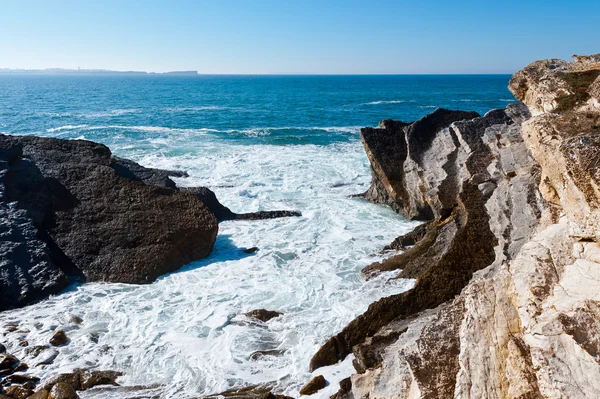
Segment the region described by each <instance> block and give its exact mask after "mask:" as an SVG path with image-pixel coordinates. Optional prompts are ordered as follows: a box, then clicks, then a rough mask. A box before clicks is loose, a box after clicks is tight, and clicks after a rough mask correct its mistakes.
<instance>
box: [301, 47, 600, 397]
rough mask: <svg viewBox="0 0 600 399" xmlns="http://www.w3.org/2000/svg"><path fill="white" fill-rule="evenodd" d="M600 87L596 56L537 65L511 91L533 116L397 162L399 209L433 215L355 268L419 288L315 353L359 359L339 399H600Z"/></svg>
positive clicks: (523, 112) (468, 129) (474, 128)
mask: <svg viewBox="0 0 600 399" xmlns="http://www.w3.org/2000/svg"><path fill="white" fill-rule="evenodd" d="M599 76H600V55H595V56H583V57H579V56H576V57H575V62H574V63H568V62H566V61H561V60H545V61H538V62H535V63H533V64H531V65H529V66H528V67H526V68H524V69H523V70H522V71H520V72H518V73H516V74H515V75H514V76H513V78H512V79H511V81H510V87H509V88H510V89H511V91H512V92H513V93H514V94H515V96H516V97H517V98H518V99H520V100H522V101H523V102H524V103H525V105H526V106H527V107H524V106H523V105H520V104H515V105H510V106H509V107H507V109H506V110H496V111H491V112H490V113H488V114H486V115H485V116H484V117H481V118H475V119H471V120H465V121H457V122H454V123H451V124H450V125H449V126H448V127H447V128H444V129H441V130H438V131H437V133H433V130H432V131H430V134H429V135H428V136H427V137H428V138H427V140H426V142H427V145H426V146H424V147H418V148H419V150H418V151H420V152H419V154H418V155H416V152H412V153H411V150H410V148H411V147H410V145H407V146H406V147H407V148H408V150H401V151H398V158H399V159H403V162H402V165H403V170H402V171H398V170H396V171H395V173H396V174H395V179H396V182H401V185H400V186H401V187H402V189H403V190H404V195H406V196H405V197H403V198H402V203H401V204H397V207H398V209H399V210H400V211H401V212H403V213H404V214H405V215H407V216H409V217H415V216H417V215H419V214H420V213H419V212H418V210H419V209H423V208H422V207H421V208H419V207H418V206H414V205H410V204H411V203H414V204H417V205H421V204H427V205H428V206H429V207H430V208H431V210H432V214H433V216H434V218H433V220H432V221H430V222H428V223H426V224H424V225H423V226H422V227H421V228H420V229H419V230H418V231H415V232H414V233H412V234H409V235H407V236H403V237H399V238H398V239H397V240H396V241H395V242H394V243H392V244H391V245H390V247H391V248H393V249H403V250H405V252H403V253H401V254H399V255H396V256H393V257H391V258H389V259H386V260H385V261H383V262H381V263H376V264H373V265H370V266H368V267H367V268H365V270H364V271H363V274H364V275H365V277H367V278H368V277H369V276H372V275H374V274H377V273H379V272H380V271H382V270H396V269H399V270H401V274H400V275H401V276H405V277H416V278H417V282H416V284H415V287H414V288H413V289H412V290H411V291H409V292H407V293H405V294H401V295H396V296H392V297H388V298H384V299H382V300H380V301H378V302H376V303H374V304H372V305H371V306H370V307H369V309H368V310H367V312H365V313H364V314H363V315H361V316H359V317H358V318H357V319H356V320H354V321H353V322H352V323H350V325H349V326H348V327H346V328H345V329H344V330H342V332H341V333H339V334H337V335H336V336H335V337H333V338H332V339H330V340H329V341H328V342H327V343H326V344H325V345H324V346H323V347H322V348H321V350H319V352H318V353H317V354H316V355H315V357H314V358H313V361H312V363H311V368H316V367H319V366H322V365H325V364H331V363H332V362H335V361H337V360H339V359H342V358H343V357H344V356H346V355H347V354H348V353H350V352H352V353H354V355H355V361H354V365H355V368H356V370H357V372H358V374H355V375H353V376H352V377H351V386H345V387H344V388H343V389H342V390H341V391H340V393H339V395H338V397H343V398H365V397H377V398H414V397H431V398H433V397H460V398H504V397H510V398H542V397H544V398H563V397H569V398H588V397H599V396H600V383H598V379H597V376H598V375H600V361H599V360H598V350H599V349H598V348H599V345H598V343H599V342H600V338H599V337H600V323H598V322H597V320H598V315H599V314H600V313H599V311H598V309H600V306H599V304H600V286H599V283H598V281H600V274H599V273H600V264H599V262H600V245H599V244H598V231H600V229H599V227H600V225H599V224H598V221H599V211H598V209H599V207H598V204H599V203H600V201H599V200H600V194H599V193H600V189H599V187H598V169H597V165H596V164H597V163H598V162H596V161H597V159H600V147H598V146H597V143H598V142H600V140H599V139H598V137H599V136H600V90H598V88H599V87H600V78H599ZM403 126H404V127H402V129H401V130H402V131H404V132H406V130H407V127H406V125H405V124H403ZM443 132H445V134H444V133H443ZM405 136H406V134H405ZM408 140H410V139H408ZM407 142H408V141H407ZM368 151H369V150H367V152H368ZM371 151H372V149H371ZM415 151H417V150H415ZM388 152H389V149H388ZM387 156H388V157H393V154H390V153H388V154H387ZM369 157H370V158H371V156H369ZM407 163H408V164H410V165H411V166H410V167H406V165H407ZM374 169H375V168H374ZM411 174H412V175H411ZM375 179H376V177H375V171H374V186H375V185H376V181H375ZM415 210H417V212H415ZM410 245H413V246H412V247H408V246H410ZM347 385H348V384H347Z"/></svg>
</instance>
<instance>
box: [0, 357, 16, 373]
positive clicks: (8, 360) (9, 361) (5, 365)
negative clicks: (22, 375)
mask: <svg viewBox="0 0 600 399" xmlns="http://www.w3.org/2000/svg"><path fill="white" fill-rule="evenodd" d="M18 363H19V359H17V358H16V357H15V356H13V355H10V354H8V353H5V354H2V355H0V370H4V369H13V368H14V367H15V366H16V365H17V364H18Z"/></svg>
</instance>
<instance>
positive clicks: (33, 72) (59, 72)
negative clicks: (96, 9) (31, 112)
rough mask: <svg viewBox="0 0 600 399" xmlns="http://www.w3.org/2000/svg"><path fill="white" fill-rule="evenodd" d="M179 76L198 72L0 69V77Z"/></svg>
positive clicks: (192, 74)
mask: <svg viewBox="0 0 600 399" xmlns="http://www.w3.org/2000/svg"><path fill="white" fill-rule="evenodd" d="M13 74H14V75H17V74H18V75H21V74H27V75H181V76H195V75H198V71H171V72H145V71H112V70H110V69H80V68H78V69H65V68H46V69H11V68H0V75H13Z"/></svg>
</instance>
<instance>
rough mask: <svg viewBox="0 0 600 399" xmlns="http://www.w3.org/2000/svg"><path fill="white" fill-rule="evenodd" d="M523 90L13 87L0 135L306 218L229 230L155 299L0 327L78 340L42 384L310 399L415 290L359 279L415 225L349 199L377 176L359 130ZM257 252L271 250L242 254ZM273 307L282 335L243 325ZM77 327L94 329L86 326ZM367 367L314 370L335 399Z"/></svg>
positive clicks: (106, 300)
mask: <svg viewBox="0 0 600 399" xmlns="http://www.w3.org/2000/svg"><path fill="white" fill-rule="evenodd" d="M509 78H510V76H509V75H435V76H430V75H411V76H404V75H402V76H392V75H390V76H387V75H385V76H197V77H196V76H152V75H150V76H79V75H76V76H35V75H22V76H7V75H0V133H5V134H21V135H39V136H47V137H58V138H64V139H87V140H93V141H97V142H101V143H104V144H106V145H107V146H109V147H110V149H111V150H112V151H113V153H114V154H115V155H118V156H121V157H126V158H130V159H133V160H135V161H137V162H139V163H141V164H142V165H144V166H149V167H157V168H164V169H180V170H185V171H187V172H188V173H189V175H190V176H189V177H187V178H177V179H175V180H176V182H177V184H178V185H180V186H207V187H209V188H210V189H212V190H213V191H215V193H216V194H217V196H218V198H219V200H220V201H221V202H222V203H223V204H224V205H226V206H228V207H230V208H231V209H232V210H233V211H235V212H253V211H258V210H278V209H290V210H299V211H301V212H302V217H300V218H282V219H274V220H266V221H230V222H223V223H221V224H220V226H219V235H218V238H217V241H216V244H215V249H214V251H213V253H212V254H211V255H210V256H209V257H208V258H206V259H203V260H200V261H197V262H193V263H191V264H189V265H187V266H185V267H183V268H182V269H181V270H179V271H177V272H175V273H171V274H169V275H165V276H163V277H161V278H159V279H158V280H157V281H156V282H155V283H154V284H151V285H127V284H100V283H91V284H84V285H72V286H70V287H69V288H68V289H67V290H66V291H65V292H63V293H61V294H59V295H56V296H54V297H52V298H51V299H49V300H46V301H43V302H40V303H38V304H35V305H32V306H29V307H26V308H23V309H18V310H13V311H8V312H3V313H0V325H3V324H5V323H8V322H13V321H17V322H18V323H19V324H20V326H21V329H27V330H29V331H30V332H29V333H26V337H25V338H26V339H27V340H28V341H29V342H30V345H35V344H43V343H46V342H47V340H48V338H49V336H50V335H51V332H52V331H53V330H54V329H55V328H57V327H61V326H62V327H65V329H66V330H67V334H68V336H69V337H70V339H71V342H70V344H69V345H67V346H64V347H61V348H59V354H58V356H57V357H56V359H55V360H54V364H53V366H51V367H45V366H33V365H32V367H31V368H30V370H29V373H31V374H35V375H38V376H42V377H43V376H46V375H54V374H56V373H57V372H61V371H68V370H70V369H73V368H76V367H85V368H90V367H92V368H100V369H111V370H118V371H123V372H124V373H125V375H124V376H123V377H122V379H121V380H120V382H121V384H122V385H137V386H146V387H149V386H151V388H148V389H147V392H149V393H151V392H154V393H156V394H157V395H159V396H162V397H178V398H186V397H198V396H201V395H203V394H209V393H217V392H220V391H223V390H226V389H230V388H234V387H242V386H246V385H252V384H262V383H273V384H275V391H276V392H277V393H284V394H287V395H293V396H297V395H298V390H299V389H300V388H301V387H302V385H303V384H304V383H306V382H307V381H308V380H309V379H310V378H311V374H310V373H309V372H308V364H309V361H310V358H311V357H312V355H313V354H314V353H315V352H316V350H317V349H318V348H319V347H320V345H321V344H322V343H323V342H324V341H325V340H326V339H327V338H329V337H330V336H331V335H333V334H335V333H336V332H338V331H339V330H341V329H342V328H343V327H344V326H345V325H346V324H347V323H348V322H350V321H351V320H352V319H353V318H354V317H356V316H357V315H359V314H360V313H362V312H363V311H365V310H366V309H367V307H368V305H369V304H370V303H371V302H373V301H375V300H377V299H379V298H381V297H384V296H388V295H391V294H396V293H400V292H403V291H405V290H407V289H410V287H411V286H412V284H413V283H414V282H413V281H412V280H401V279H400V280H399V279H393V280H391V279H390V277H392V276H393V274H392V275H390V274H387V275H382V276H380V277H378V278H377V279H374V280H371V281H368V282H366V281H363V280H362V279H361V277H360V270H361V269H362V268H363V267H364V266H366V265H368V264H369V263H372V262H374V261H376V260H380V259H382V256H384V255H382V254H380V253H379V252H380V251H381V249H382V248H383V247H384V246H385V245H386V244H388V243H389V242H391V241H392V240H393V239H394V238H395V237H396V236H398V235H400V234H403V233H406V232H408V231H410V230H411V229H412V228H414V226H415V225H416V224H415V223H413V222H409V221H406V220H404V219H403V218H402V217H400V216H399V215H397V214H395V213H394V212H393V211H392V210H390V209H389V208H386V207H384V206H380V205H375V204H371V203H368V202H367V201H364V200H362V199H358V198H351V197H350V195H351V194H357V193H361V192H364V191H366V189H367V188H368V187H369V184H370V178H371V176H370V170H369V163H368V160H367V157H366V155H365V153H364V150H363V148H362V145H361V143H360V138H359V129H360V128H361V127H364V126H376V125H377V123H378V122H379V121H380V120H382V119H390V118H391V119H400V120H403V121H405V122H408V121H412V120H415V119H417V118H420V117H421V116H423V115H425V114H427V113H429V112H431V111H433V110H434V109H435V108H437V107H444V108H450V109H460V110H474V111H477V112H479V113H481V114H483V113H485V112H487V111H489V110H491V109H494V108H503V107H505V106H506V105H507V104H509V103H510V102H513V101H514V98H513V97H512V95H511V94H510V93H509V91H508V89H507V85H508V80H509ZM253 246H256V247H258V248H259V251H258V252H256V253H255V254H252V255H244V256H242V255H241V254H242V251H241V249H243V248H246V247H253ZM257 308H266V309H269V310H276V311H280V312H282V313H283V315H282V316H280V317H278V318H276V319H273V320H271V321H269V322H268V324H267V325H264V324H261V323H256V322H252V321H251V320H248V319H247V318H245V317H244V316H243V313H245V312H248V311H250V310H253V309H257ZM72 316H78V317H81V318H82V319H83V323H82V324H81V325H80V326H73V324H72V323H69V319H70V318H71V317H72ZM95 341H97V342H95ZM273 350H276V351H278V352H277V353H275V352H271V354H270V355H265V356H262V357H257V356H256V355H255V356H253V353H255V352H256V351H273ZM351 360H352V357H349V358H347V360H346V361H344V362H343V363H342V364H340V365H338V366H333V367H328V368H325V369H320V370H317V371H316V372H315V373H314V375H318V374H324V375H325V376H326V378H327V379H328V380H329V381H330V382H331V385H330V386H329V387H327V388H326V389H325V390H323V391H321V392H320V393H319V396H322V397H328V396H329V395H330V394H332V393H334V392H335V391H337V386H336V385H337V383H336V382H337V381H339V380H340V379H342V378H345V377H347V376H349V375H350V373H351V371H352V366H351ZM139 394H140V392H135V393H132V395H139ZM102 395H105V393H103V394H102V393H94V390H91V391H87V392H82V393H81V396H82V397H83V398H92V397H94V398H95V397H102ZM114 397H127V393H126V392H125V391H122V392H121V393H119V394H116V393H115V396H114ZM314 397H317V396H314Z"/></svg>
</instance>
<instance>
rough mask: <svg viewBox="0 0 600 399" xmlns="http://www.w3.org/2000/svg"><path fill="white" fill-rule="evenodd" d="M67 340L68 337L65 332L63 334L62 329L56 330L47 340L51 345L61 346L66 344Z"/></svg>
mask: <svg viewBox="0 0 600 399" xmlns="http://www.w3.org/2000/svg"><path fill="white" fill-rule="evenodd" d="M68 341H69V338H68V337H67V334H65V332H64V331H63V330H57V331H55V332H54V334H53V335H52V338H50V341H49V342H50V345H52V346H61V345H64V344H66V343H67V342H68Z"/></svg>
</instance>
